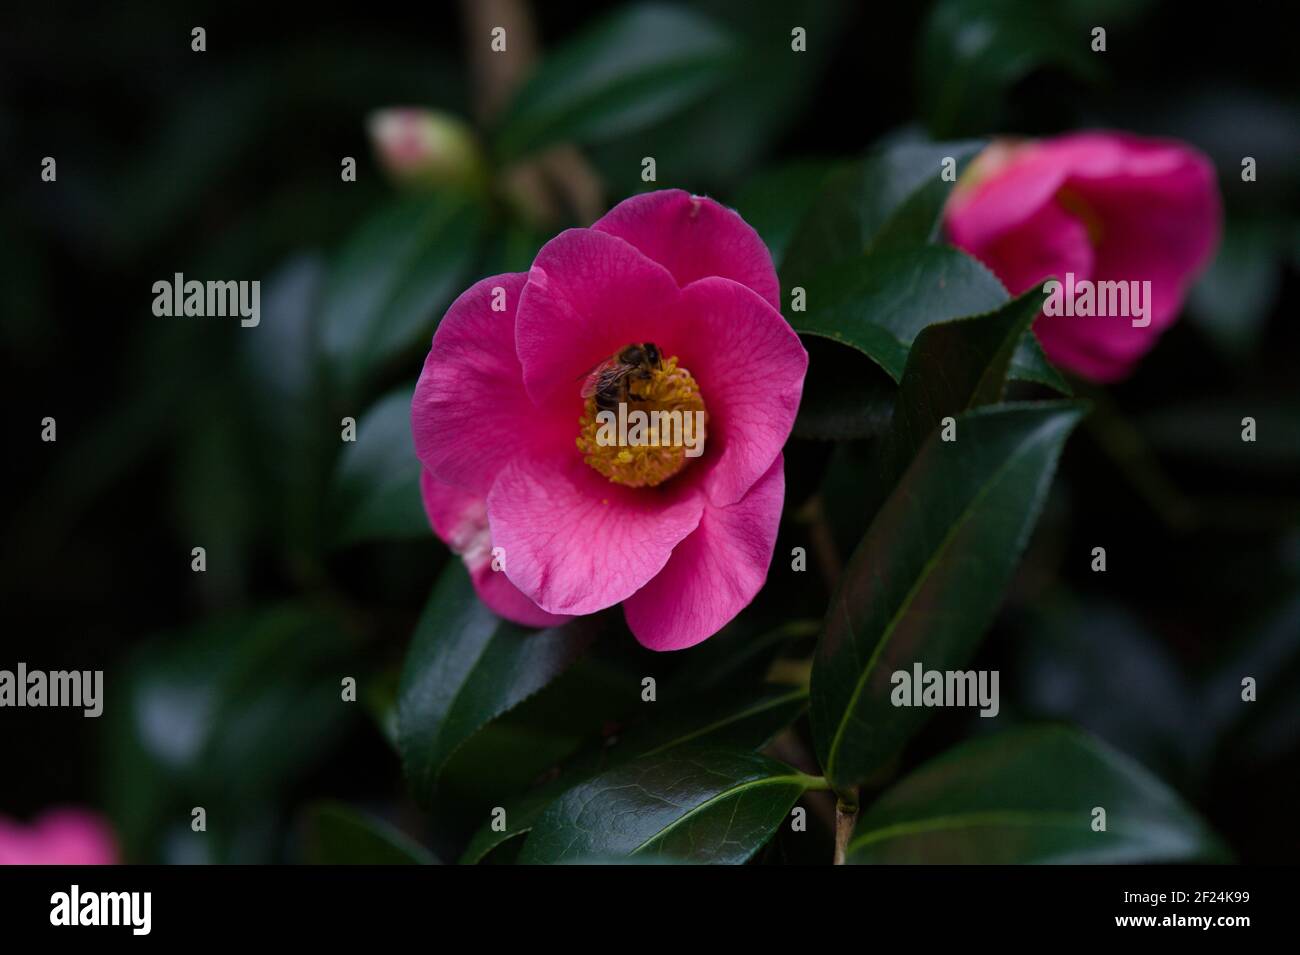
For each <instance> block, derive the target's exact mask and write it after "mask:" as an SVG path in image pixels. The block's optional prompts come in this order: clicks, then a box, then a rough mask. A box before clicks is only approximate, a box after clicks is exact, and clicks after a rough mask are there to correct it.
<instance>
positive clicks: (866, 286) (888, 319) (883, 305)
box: [789, 245, 1007, 381]
mask: <svg viewBox="0 0 1300 955" xmlns="http://www.w3.org/2000/svg"><path fill="white" fill-rule="evenodd" d="M804 288H805V290H806V292H807V311H806V312H794V313H791V314H790V315H789V317H790V324H792V325H793V326H794V328H795V330H796V331H798V332H800V333H801V334H813V335H821V336H822V337H824V338H830V339H833V340H834V341H837V342H840V343H841V344H844V345H849V346H850V347H852V348H856V349H857V350H858V351H860V352H862V353H863V354H864V355H866V356H867V357H868V358H870V359H871V360H872V361H874V362H875V363H876V364H878V365H879V366H880V367H881V368H883V369H884V370H885V372H886V373H887V374H888V375H889V377H890V378H892V379H893V380H894V381H898V380H900V379H901V378H902V376H903V368H904V366H905V365H906V363H907V352H908V350H909V349H910V348H911V345H912V341H913V340H914V339H915V338H916V336H917V335H918V334H920V332H921V329H923V328H925V327H926V326H927V325H933V324H934V323H936V322H944V321H949V320H951V319H954V318H961V317H963V316H965V315H978V314H980V313H983V312H988V311H991V310H993V309H995V308H997V307H999V306H1000V305H1002V304H1003V303H1004V302H1005V301H1006V300H1007V293H1006V290H1005V289H1003V287H1002V283H1001V282H999V281H998V280H997V278H996V277H995V276H994V275H993V273H992V272H990V271H989V270H988V269H986V268H985V267H984V266H983V265H981V264H980V263H979V262H977V261H975V260H974V259H972V258H971V257H970V256H968V255H966V254H965V253H963V252H959V251H958V250H957V249H953V248H949V247H947V246H939V245H918V246H907V247H902V248H890V249H887V250H881V251H879V252H876V253H873V254H871V255H869V256H866V257H859V258H857V259H853V260H850V261H846V262H841V263H839V264H838V265H834V266H831V267H830V268H827V269H824V270H822V271H820V272H818V273H817V275H816V276H815V277H814V278H812V279H809V280H807V282H806V283H805V285H804Z"/></svg>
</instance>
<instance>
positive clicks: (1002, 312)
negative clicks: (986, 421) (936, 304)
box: [881, 288, 1042, 492]
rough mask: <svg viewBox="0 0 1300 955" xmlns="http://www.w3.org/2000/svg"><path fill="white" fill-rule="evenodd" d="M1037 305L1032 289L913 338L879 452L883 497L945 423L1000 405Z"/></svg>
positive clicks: (1038, 299)
mask: <svg viewBox="0 0 1300 955" xmlns="http://www.w3.org/2000/svg"><path fill="white" fill-rule="evenodd" d="M1041 304H1042V294H1041V293H1040V292H1039V291H1038V289H1037V288H1034V289H1031V290H1030V291H1028V292H1026V293H1025V294H1024V295H1022V296H1020V297H1019V298H1016V299H1012V300H1011V301H1010V302H1008V303H1007V304H1006V305H1003V306H1002V307H1001V308H998V309H996V310H994V311H992V312H989V313H987V314H985V315H980V316H977V317H975V318H963V319H958V320H956V321H951V322H940V323H937V324H934V325H930V326H927V327H926V328H924V329H922V330H921V332H920V334H918V335H917V336H916V341H915V342H913V343H912V347H911V350H910V351H909V352H908V353H907V364H906V366H905V367H904V370H903V376H902V381H900V382H899V386H898V397H897V399H896V400H895V401H894V416H893V418H892V419H891V421H890V427H889V432H888V434H887V435H886V437H885V442H884V445H883V446H882V448H881V462H882V470H883V475H882V477H883V481H882V491H884V492H888V490H890V489H891V488H892V487H893V485H894V482H895V481H896V480H897V479H898V476H899V475H900V474H902V472H903V469H904V468H906V467H907V465H908V464H909V463H911V461H912V458H914V457H915V456H916V452H917V451H919V450H920V448H921V445H922V444H923V443H924V442H925V439H926V438H928V437H929V436H930V435H931V434H932V433H933V432H934V430H935V429H936V428H938V427H939V423H940V421H942V420H943V419H944V418H945V417H949V416H951V417H956V416H957V415H959V414H961V413H962V412H963V411H967V410H968V409H970V408H975V407H978V406H979V405H989V404H995V403H996V402H998V401H1001V400H1002V393H1003V391H1004V389H1005V386H1006V381H1007V372H1008V370H1009V369H1010V367H1011V360H1012V356H1013V355H1014V354H1015V352H1016V349H1017V347H1018V345H1019V343H1020V342H1021V341H1022V339H1023V338H1024V335H1025V332H1026V331H1027V330H1028V329H1029V325H1030V323H1031V322H1032V321H1033V320H1034V316H1035V315H1037V314H1038V311H1039V308H1040V307H1041Z"/></svg>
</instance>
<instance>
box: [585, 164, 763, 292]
mask: <svg viewBox="0 0 1300 955" xmlns="http://www.w3.org/2000/svg"><path fill="white" fill-rule="evenodd" d="M592 228H593V229H598V230H600V231H601V232H608V233H609V234H610V235H616V236H618V237H619V238H620V239H626V240H627V241H628V242H630V243H632V245H634V246H636V247H637V248H638V249H640V250H641V251H642V252H643V253H644V254H645V255H647V256H649V257H650V258H651V259H654V260H655V261H656V262H658V263H659V264H660V265H662V266H663V267H664V268H666V269H667V270H668V271H669V272H671V273H672V275H673V278H675V279H676V280H677V284H678V285H680V286H683V287H684V286H687V285H690V284H691V283H692V282H694V281H696V280H697V279H702V278H708V277H709V276H711V275H718V276H721V277H722V278H727V279H732V280H734V281H736V282H739V283H740V284H741V285H747V286H749V287H750V288H751V289H753V290H754V291H755V292H757V293H758V294H759V295H761V296H763V298H765V299H766V300H767V302H768V304H770V305H771V306H772V307H773V308H775V309H777V310H778V311H779V310H780V308H781V286H780V283H779V282H778V281H777V277H776V268H775V267H774V266H773V265H772V255H771V253H770V252H768V250H767V246H765V245H764V244H763V240H762V239H760V238H759V237H758V233H757V232H755V231H754V230H753V229H752V228H751V227H750V226H749V224H748V223H747V222H745V220H744V219H742V218H741V217H740V216H739V215H737V214H736V213H735V212H733V211H732V210H731V209H728V208H726V207H725V206H722V205H719V204H718V203H716V202H714V201H713V200H712V199H709V198H706V197H705V196H692V195H690V194H688V193H686V192H683V191H682V190H681V189H662V190H660V191H658V192H647V193H644V194H642V195H639V196H632V197H631V198H630V199H625V200H623V201H622V202H620V203H619V204H618V205H616V206H615V207H614V208H613V209H611V210H610V211H609V212H608V213H607V214H606V215H605V216H604V218H602V219H600V220H599V221H598V222H596V224H595V225H593V226H592Z"/></svg>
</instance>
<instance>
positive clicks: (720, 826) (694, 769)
mask: <svg viewBox="0 0 1300 955" xmlns="http://www.w3.org/2000/svg"><path fill="white" fill-rule="evenodd" d="M810 782H812V780H811V779H810V777H807V776H804V775H803V774H802V773H799V772H797V771H796V770H794V769H791V768H790V767H789V766H785V765H783V764H781V763H778V762H776V761H775V760H772V759H768V758H767V757H766V756H760V755H759V754H757V753H751V752H746V751H743V750H736V749H722V748H698V749H697V748H678V749H672V750H669V751H666V752H663V753H656V754H652V755H649V756H644V757H642V758H640V759H637V760H633V761H632V762H631V763H628V764H626V765H624V766H620V767H618V768H616V769H612V770H610V771H608V772H606V773H602V774H601V775H600V776H597V777H596V778H594V779H591V780H589V781H587V782H585V783H582V784H581V785H578V786H575V787H574V788H573V789H571V790H569V791H568V792H567V793H565V794H564V795H563V796H561V797H560V798H559V799H558V800H556V801H555V802H554V803H552V804H551V805H550V807H548V808H547V810H546V811H545V812H544V813H542V816H541V818H539V819H538V820H537V823H536V825H535V826H534V827H533V831H532V832H531V833H529V835H528V840H527V841H526V842H525V843H524V847H523V849H522V850H521V852H520V854H519V861H520V862H521V863H539V862H540V863H546V862H566V861H571V860H574V859H581V858H584V857H588V856H601V855H637V854H641V853H648V854H651V855H666V856H670V857H673V858H677V859H683V860H686V861H692V862H710V863H741V862H745V861H746V860H748V859H749V858H750V856H752V855H753V854H754V853H755V852H757V851H758V850H759V849H760V848H762V846H763V845H764V844H765V843H766V842H767V840H768V839H770V838H771V837H772V835H773V834H774V833H775V832H776V830H777V827H779V826H780V825H781V824H782V823H783V822H785V821H786V820H787V819H788V818H789V814H790V810H791V808H792V807H793V806H794V804H795V802H796V800H798V798H799V797H800V796H801V795H802V794H803V792H804V790H805V789H806V788H807V787H808V785H809V783H810Z"/></svg>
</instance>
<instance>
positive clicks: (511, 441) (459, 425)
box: [411, 273, 573, 498]
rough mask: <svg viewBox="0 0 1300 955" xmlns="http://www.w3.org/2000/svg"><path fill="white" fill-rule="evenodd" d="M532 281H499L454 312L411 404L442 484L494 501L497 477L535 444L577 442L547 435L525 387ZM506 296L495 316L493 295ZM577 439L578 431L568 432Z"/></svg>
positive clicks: (482, 286)
mask: <svg viewBox="0 0 1300 955" xmlns="http://www.w3.org/2000/svg"><path fill="white" fill-rule="evenodd" d="M526 280H527V276H525V275H523V274H522V273H515V274H507V275H494V276H491V277H490V278H486V279H483V280H482V281H480V282H476V283H475V284H474V285H472V286H470V288H469V289H468V290H466V291H465V293H464V294H462V295H461V296H460V297H459V298H458V299H456V301H455V302H453V303H452V305H451V308H449V309H448V310H447V314H446V315H445V316H444V317H443V319H442V322H441V323H440V324H439V325H438V330H437V332H435V333H434V336H433V346H432V348H431V349H430V350H429V355H428V357H427V358H426V359H425V362H424V371H423V372H422V373H421V375H420V381H419V383H418V384H417V385H416V388H415V397H414V399H413V400H412V402H411V430H412V433H413V434H414V437H415V448H416V453H417V454H418V455H419V458H420V460H421V461H422V462H423V463H424V466H425V468H427V469H428V470H429V471H431V472H432V473H433V474H434V475H435V476H437V477H438V479H439V480H440V481H444V482H446V483H450V484H455V485H458V486H459V487H463V488H465V489H467V490H470V491H474V492H476V493H477V494H478V496H479V497H480V498H481V497H484V496H486V495H487V492H488V489H489V488H490V487H491V486H492V481H493V479H494V478H495V477H496V475H497V472H498V471H500V470H501V467H502V466H503V465H504V464H505V462H506V461H507V460H509V459H510V458H511V457H512V456H513V455H515V454H517V453H520V451H521V450H522V449H523V448H525V447H527V446H528V445H530V444H531V443H532V442H533V441H538V442H547V441H551V440H561V439H566V440H571V439H572V434H566V435H563V436H561V435H558V434H552V433H551V432H550V431H548V430H546V425H547V424H548V423H550V421H551V420H552V419H550V418H546V417H541V418H539V417H538V416H537V415H536V414H535V413H534V410H533V406H532V402H531V401H529V399H528V395H527V394H526V393H525V391H524V388H523V375H522V372H521V370H520V367H519V359H518V358H517V357H516V356H515V333H514V324H515V314H516V310H517V308H518V304H519V298H520V294H521V292H522V291H523V288H524V283H525V281H526ZM496 288H501V289H503V290H504V292H505V310H504V311H500V312H494V311H493V310H492V301H493V297H494V292H493V290H494V289H496ZM566 430H567V431H569V432H571V431H572V430H573V428H572V426H570V427H568V428H567V429H566Z"/></svg>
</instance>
